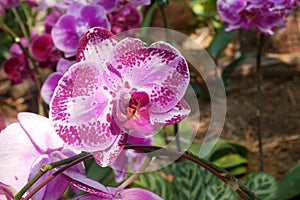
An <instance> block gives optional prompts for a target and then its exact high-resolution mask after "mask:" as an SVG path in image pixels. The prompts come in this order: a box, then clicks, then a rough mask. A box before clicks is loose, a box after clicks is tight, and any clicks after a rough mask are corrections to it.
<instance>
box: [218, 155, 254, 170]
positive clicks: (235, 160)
mask: <svg viewBox="0 0 300 200" xmlns="http://www.w3.org/2000/svg"><path fill="white" fill-rule="evenodd" d="M247 162H248V161H247V159H246V158H244V157H242V156H241V155H239V154H229V155H226V156H223V157H221V158H219V159H217V160H215V161H213V163H214V164H215V165H217V166H219V167H221V168H225V169H226V168H232V167H236V166H238V165H242V164H247Z"/></svg>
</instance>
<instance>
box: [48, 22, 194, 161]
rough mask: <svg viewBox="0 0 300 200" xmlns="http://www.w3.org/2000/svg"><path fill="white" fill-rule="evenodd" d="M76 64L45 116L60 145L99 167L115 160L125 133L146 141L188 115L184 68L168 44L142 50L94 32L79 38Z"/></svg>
mask: <svg viewBox="0 0 300 200" xmlns="http://www.w3.org/2000/svg"><path fill="white" fill-rule="evenodd" d="M77 61H78V62H77V63H76V64H74V65H73V66H71V68H70V69H69V70H68V71H67V72H66V73H65V74H64V76H63V77H62V78H61V79H60V81H59V83H58V86H57V87H56V89H55V91H54V94H53V97H52V100H51V102H50V114H49V115H50V119H51V120H52V121H53V124H54V128H55V131H56V133H57V134H58V135H59V136H60V137H61V138H62V139H63V140H64V142H66V143H67V144H68V145H70V146H72V147H74V148H77V149H78V150H83V151H88V152H93V155H94V157H95V159H96V161H97V163H98V164H99V165H100V166H107V165H110V164H111V163H112V162H113V161H114V160H115V159H116V158H117V157H118V155H119V154H120V152H121V151H122V149H123V147H124V145H125V143H126V141H127V136H128V134H129V135H131V136H134V137H140V138H145V137H149V136H151V135H153V134H154V133H155V131H156V130H157V129H158V128H160V127H162V126H165V125H170V124H175V123H178V122H179V121H181V120H182V119H183V118H185V117H186V116H187V115H188V114H189V112H190V108H189V106H188V104H187V103H186V101H185V100H183V96H184V94H185V91H186V89H187V86H188V83H189V71H188V65H187V63H186V61H185V59H184V58H183V56H182V55H181V54H180V52H179V51H178V50H177V49H175V48H174V47H173V46H171V45H170V44H168V43H165V42H156V43H153V44H152V45H150V46H148V47H147V46H146V44H145V43H144V42H142V41H141V40H139V39H133V38H125V39H123V40H119V39H118V38H116V37H115V36H114V35H113V34H112V33H111V32H110V31H108V30H106V29H104V28H100V27H95V28H92V29H90V30H89V31H87V32H86V33H85V34H84V36H83V37H82V39H81V41H80V43H79V46H78V51H77Z"/></svg>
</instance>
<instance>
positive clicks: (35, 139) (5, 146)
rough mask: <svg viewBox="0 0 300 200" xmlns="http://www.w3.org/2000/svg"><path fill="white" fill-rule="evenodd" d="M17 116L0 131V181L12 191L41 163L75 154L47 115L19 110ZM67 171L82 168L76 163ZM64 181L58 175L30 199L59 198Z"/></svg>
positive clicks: (75, 170) (66, 182) (19, 187)
mask: <svg viewBox="0 0 300 200" xmlns="http://www.w3.org/2000/svg"><path fill="white" fill-rule="evenodd" d="M18 120H19V123H13V124H11V125H9V126H8V127H7V128H6V129H4V130H3V131H1V134H0V158H1V160H2V162H1V163H0V171H1V173H0V182H1V183H3V184H5V185H9V186H10V187H13V188H14V190H16V191H19V190H20V189H21V188H22V187H23V186H24V185H25V184H26V183H27V182H28V180H30V179H32V177H33V176H34V175H35V174H36V173H37V172H38V171H39V170H40V169H41V166H42V165H43V164H45V163H51V162H55V161H58V160H61V159H63V158H67V157H70V156H73V155H75V153H74V152H73V151H72V150H70V149H69V148H68V147H66V146H65V145H64V142H63V141H62V140H61V138H60V137H58V136H57V135H56V134H55V132H54V130H53V127H52V126H51V125H50V123H49V119H47V118H45V117H42V116H39V115H37V114H33V113H19V114H18ZM70 171H73V172H74V173H84V168H83V165H76V166H75V167H73V168H72V169H70ZM50 173H51V172H47V174H48V175H50ZM47 174H46V175H45V176H43V177H42V178H41V179H40V180H39V181H38V182H37V183H36V184H38V183H39V182H40V181H42V180H43V179H45V177H47ZM68 185H69V182H68V181H67V180H66V178H65V177H64V176H61V175H59V176H57V177H56V178H55V179H54V180H53V181H51V182H50V183H49V184H47V186H46V187H43V188H42V189H41V190H40V191H39V192H38V193H36V194H35V195H34V196H33V197H32V199H33V200H35V199H36V200H40V199H59V198H60V197H61V196H62V195H63V193H64V191H65V190H66V188H67V186H68Z"/></svg>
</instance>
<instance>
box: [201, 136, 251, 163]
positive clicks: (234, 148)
mask: <svg viewBox="0 0 300 200" xmlns="http://www.w3.org/2000/svg"><path fill="white" fill-rule="evenodd" d="M231 153H235V154H239V155H241V156H243V157H246V156H247V155H248V154H249V150H248V149H247V148H246V147H245V146H243V145H240V144H238V143H235V142H229V141H226V140H219V141H218V142H217V144H216V145H215V146H214V148H213V149H212V151H211V152H210V153H209V154H208V155H207V156H206V157H205V158H206V159H208V160H209V161H214V160H217V159H219V158H221V157H223V156H226V155H228V154H231Z"/></svg>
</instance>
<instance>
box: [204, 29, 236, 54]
mask: <svg viewBox="0 0 300 200" xmlns="http://www.w3.org/2000/svg"><path fill="white" fill-rule="evenodd" d="M236 33H237V32H236V31H234V32H226V31H225V28H224V26H222V27H221V28H219V29H218V30H217V34H216V35H215V37H214V39H213V41H212V42H211V43H210V45H209V47H208V49H207V51H208V53H209V54H210V56H212V57H214V58H217V57H219V56H220V55H221V54H222V53H223V51H224V50H225V49H226V47H227V45H228V44H229V43H230V42H231V41H232V40H233V38H234V36H235V35H236Z"/></svg>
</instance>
